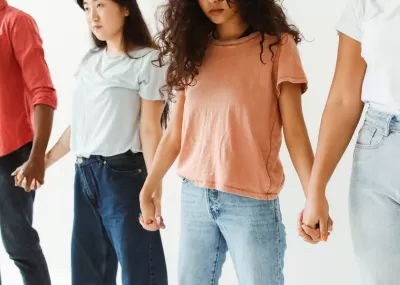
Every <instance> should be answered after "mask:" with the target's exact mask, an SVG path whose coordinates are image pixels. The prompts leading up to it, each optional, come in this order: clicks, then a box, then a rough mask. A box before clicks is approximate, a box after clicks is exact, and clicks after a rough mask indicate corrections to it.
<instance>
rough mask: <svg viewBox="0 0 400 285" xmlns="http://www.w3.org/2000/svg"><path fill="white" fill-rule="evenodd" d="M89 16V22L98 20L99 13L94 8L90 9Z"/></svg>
mask: <svg viewBox="0 0 400 285" xmlns="http://www.w3.org/2000/svg"><path fill="white" fill-rule="evenodd" d="M89 17H90V18H89V19H90V21H91V22H97V21H98V20H99V15H98V14H97V11H96V9H91V11H90V15H89Z"/></svg>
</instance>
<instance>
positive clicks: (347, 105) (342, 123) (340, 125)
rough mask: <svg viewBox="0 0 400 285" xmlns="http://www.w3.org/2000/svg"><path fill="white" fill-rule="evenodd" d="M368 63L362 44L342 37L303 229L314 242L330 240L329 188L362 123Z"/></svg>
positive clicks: (321, 128) (312, 174)
mask: <svg viewBox="0 0 400 285" xmlns="http://www.w3.org/2000/svg"><path fill="white" fill-rule="evenodd" d="M366 68H367V66H366V63H365V61H364V60H363V58H362V57H361V44H360V43H359V42H357V41H356V40H354V39H352V38H350V37H348V36H346V35H344V34H340V38H339V50H338V58H337V63H336V71H335V76H334V79H333V83H332V86H331V90H330V93H329V97H328V102H327V103H326V106H325V110H324V114H323V117H322V122H321V127H320V134H319V140H318V147H317V153H316V156H315V161H314V165H313V169H312V172H311V177H310V183H309V187H308V193H307V194H308V195H307V202H306V205H305V208H304V213H303V216H302V221H300V222H302V223H303V225H302V226H301V227H299V228H302V229H303V230H304V231H305V232H306V234H308V235H309V236H310V237H312V239H313V240H314V241H318V240H319V239H320V238H321V239H322V240H324V241H327V239H328V236H329V230H330V229H329V228H330V223H331V220H330V218H329V205H328V201H327V199H326V196H325V191H326V186H327V184H328V181H329V179H330V178H331V176H332V174H333V172H334V170H335V168H336V166H337V164H338V163H339V160H340V159H341V157H342V156H343V153H344V151H345V150H346V148H347V146H348V144H349V142H350V140H351V137H352V136H353V134H354V131H355V129H356V127H357V124H358V122H359V120H360V117H361V114H362V110H363V107H364V104H363V103H362V101H361V89H362V84H363V81H364V76H365V71H366Z"/></svg>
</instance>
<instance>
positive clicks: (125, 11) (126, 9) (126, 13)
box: [124, 8, 131, 17]
mask: <svg viewBox="0 0 400 285" xmlns="http://www.w3.org/2000/svg"><path fill="white" fill-rule="evenodd" d="M130 14H131V12H130V11H129V9H128V8H124V16H125V17H128V16H129V15H130Z"/></svg>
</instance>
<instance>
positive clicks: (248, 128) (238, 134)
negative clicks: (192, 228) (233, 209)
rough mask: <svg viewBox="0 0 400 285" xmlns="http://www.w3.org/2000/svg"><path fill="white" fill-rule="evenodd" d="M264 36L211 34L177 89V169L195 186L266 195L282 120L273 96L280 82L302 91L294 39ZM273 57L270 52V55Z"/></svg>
mask: <svg viewBox="0 0 400 285" xmlns="http://www.w3.org/2000/svg"><path fill="white" fill-rule="evenodd" d="M274 41H275V38H274V37H272V36H269V35H265V41H264V43H263V49H264V52H263V54H262V60H263V62H261V58H260V55H261V45H260V42H261V35H260V33H252V34H251V35H249V36H247V37H244V38H240V39H237V40H232V41H223V42H222V41H217V40H214V41H213V42H212V43H211V45H210V46H209V47H208V49H207V51H206V54H205V57H204V60H203V62H202V64H201V66H200V67H199V75H198V76H197V77H196V80H195V85H193V86H190V87H188V88H187V90H186V91H185V99H186V100H185V106H184V116H183V125H182V142H181V152H180V155H179V160H178V175H180V176H182V177H184V178H186V179H188V180H189V181H191V182H192V183H194V184H195V185H196V186H198V187H202V188H209V189H216V190H220V191H224V192H229V193H233V194H236V195H241V196H245V197H250V198H254V199H261V200H272V199H275V198H276V197H277V195H278V194H279V192H280V190H281V188H282V186H283V182H284V173H283V168H282V164H281V162H280V160H279V151H280V148H281V142H282V123H281V118H280V112H279V106H278V98H279V94H280V86H281V84H282V83H283V82H285V81H288V82H292V83H295V84H300V85H301V88H302V92H303V93H304V92H305V91H306V89H307V79H306V75H305V73H304V71H303V67H302V64H301V60H300V56H299V53H298V50H297V46H296V43H295V41H294V39H293V37H292V36H290V35H284V36H283V37H282V41H281V44H280V45H278V46H274V47H273V49H272V50H273V51H274V55H273V53H272V52H271V51H270V49H269V45H270V44H271V43H273V42H274ZM272 56H273V58H272Z"/></svg>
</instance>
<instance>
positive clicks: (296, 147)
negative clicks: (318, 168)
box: [285, 120, 314, 197]
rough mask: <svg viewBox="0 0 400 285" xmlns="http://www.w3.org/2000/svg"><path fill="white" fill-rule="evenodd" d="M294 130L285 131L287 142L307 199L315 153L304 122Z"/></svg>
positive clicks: (294, 127)
mask: <svg viewBox="0 0 400 285" xmlns="http://www.w3.org/2000/svg"><path fill="white" fill-rule="evenodd" d="M299 122H302V123H301V124H297V126H293V129H291V130H286V131H285V141H286V145H287V148H288V151H289V154H290V158H291V160H292V162H293V165H294V167H295V169H296V172H297V175H298V176H299V179H300V182H301V185H302V188H303V191H304V195H305V196H306V197H307V189H308V184H309V181H310V176H311V170H312V166H313V162H314V153H313V150H312V147H311V143H310V139H309V137H308V133H307V129H306V125H305V123H304V121H302V120H299Z"/></svg>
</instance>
